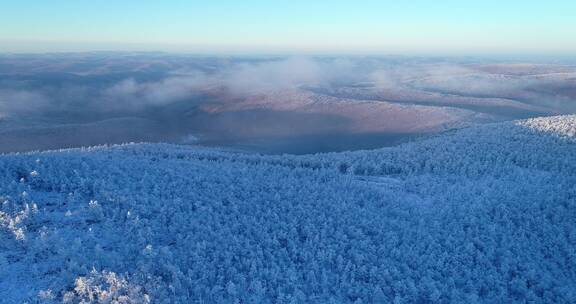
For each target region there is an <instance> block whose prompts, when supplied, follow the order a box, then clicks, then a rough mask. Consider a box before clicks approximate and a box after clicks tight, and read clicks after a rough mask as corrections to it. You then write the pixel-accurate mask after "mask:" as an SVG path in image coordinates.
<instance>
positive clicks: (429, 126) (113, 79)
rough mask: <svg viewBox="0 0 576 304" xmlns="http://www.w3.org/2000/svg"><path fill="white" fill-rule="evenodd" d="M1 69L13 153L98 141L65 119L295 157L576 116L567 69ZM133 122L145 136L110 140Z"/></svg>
mask: <svg viewBox="0 0 576 304" xmlns="http://www.w3.org/2000/svg"><path fill="white" fill-rule="evenodd" d="M0 75H1V77H0V138H3V139H4V140H11V141H16V142H17V141H20V142H19V144H17V145H15V146H17V147H19V148H18V149H16V150H29V149H43V148H59V146H50V147H47V146H44V145H37V146H34V144H28V143H34V142H39V141H37V140H36V139H37V138H38V137H40V136H41V135H40V133H45V134H44V136H46V134H48V135H47V136H48V137H50V136H55V137H58V136H60V135H61V136H60V137H61V138H63V139H62V140H60V142H61V143H62V144H63V145H64V146H70V147H73V146H79V145H84V144H89V143H92V144H101V143H104V142H99V141H95V142H90V141H78V140H77V137H83V135H82V134H78V136H72V137H70V135H66V134H69V132H64V133H62V132H63V131H64V130H66V126H69V127H72V128H78V127H79V126H82V128H81V129H86V130H87V132H104V133H107V134H110V135H111V136H110V138H111V140H112V142H111V143H117V142H124V141H142V140H145V141H168V142H179V141H180V140H181V139H182V138H189V137H188V136H193V137H194V138H198V139H199V141H200V142H205V143H212V144H219V145H232V146H249V147H254V148H256V149H257V150H258V149H260V150H262V146H270V147H272V146H274V145H276V144H278V142H272V141H271V140H272V139H273V140H274V141H278V140H280V141H282V142H283V144H282V145H280V146H288V147H289V146H293V147H296V149H295V150H294V151H293V152H298V151H297V150H298V148H297V147H298V146H299V145H303V144H305V143H299V142H297V141H296V142H293V141H294V139H295V138H299V137H300V138H303V137H305V136H312V137H311V138H314V137H315V138H317V139H320V140H322V139H324V140H325V141H326V142H328V141H331V140H335V139H336V137H334V136H335V134H342V135H343V136H342V138H343V141H346V140H345V138H346V137H347V136H351V137H350V138H351V139H352V138H353V137H354V136H356V135H357V136H368V137H373V136H375V137H374V138H373V139H374V140H373V141H372V140H363V141H364V142H373V144H370V145H368V146H358V147H354V146H353V145H352V146H350V145H344V146H343V147H341V148H336V147H332V148H331V147H327V148H326V149H327V150H331V149H335V150H339V149H354V148H370V147H377V146H378V144H377V141H379V140H380V141H381V142H382V143H381V145H388V144H394V143H396V142H397V141H395V140H393V141H390V142H388V141H387V140H381V139H382V138H380V139H378V138H379V136H380V137H381V136H382V135H392V137H395V138H401V137H403V135H399V137H396V135H398V134H404V135H405V136H406V138H408V137H411V136H419V135H422V134H430V133H435V132H442V131H443V130H447V129H450V128H457V127H461V126H466V125H470V124H476V123H483V122H493V121H503V120H509V119H515V118H526V117H535V116H542V115H555V114H566V113H573V112H575V111H576V102H575V100H576V68H575V66H573V65H570V64H559V63H554V64H544V63H530V62H520V63H519V62H506V61H497V60H478V59H466V58H464V59H463V58H456V59H450V58H410V57H287V58H286V57H198V56H186V55H170V54H162V53H146V54H140V53H136V54H131V53H77V54H73V53H71V54H43V55H41V54H40V55H2V56H0ZM106 121H109V122H110V121H113V122H114V123H111V124H110V126H109V127H106V123H105V122H106ZM136 121H137V122H138V125H140V126H142V125H145V126H146V127H145V128H143V129H142V130H143V132H142V133H139V132H131V133H130V134H131V135H130V136H128V137H126V134H124V133H122V132H120V131H119V132H118V134H116V135H117V136H116V135H114V130H112V128H122V127H124V128H134V127H135V126H131V125H126V126H123V125H122V123H123V122H125V123H128V124H131V123H134V122H136ZM96 126H97V127H96ZM93 128H96V129H93ZM102 128H105V130H103V129H102ZM40 130H42V131H40ZM47 130H49V131H47ZM144 130H145V131H144ZM120 133H122V134H120ZM312 141H314V140H313V139H312ZM352 141H353V140H352ZM306 144H309V143H306ZM283 149H284V148H280V149H279V150H278V152H282V151H281V150H283ZM272 150H276V149H274V148H272ZM262 151H264V150H262ZM287 151H288V152H290V149H288V150H287ZM308 151H312V152H313V151H314V148H311V149H308V150H306V151H303V152H308ZM3 152H7V150H3Z"/></svg>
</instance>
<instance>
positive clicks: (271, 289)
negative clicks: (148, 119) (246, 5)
mask: <svg viewBox="0 0 576 304" xmlns="http://www.w3.org/2000/svg"><path fill="white" fill-rule="evenodd" d="M111 299H115V300H117V301H118V303H146V302H150V303H476V302H482V303H512V302H520V303H524V302H531V303H574V302H576V116H556V117H550V118H536V119H530V120H524V121H513V122H505V123H498V124H486V125H481V126H477V127H473V128H468V129H463V130H459V131H454V132H452V133H449V134H444V135H440V136H437V137H433V138H429V139H426V140H423V141H418V142H413V143H409V144H405V145H402V146H399V147H395V148H385V149H380V150H373V151H357V152H347V153H330V154H317V155H303V156H291V155H284V156H278V155H277V156H273V155H270V156H262V155H257V154H250V153H242V152H230V151H223V150H218V149H208V148H199V147H190V146H177V145H167V144H130V145H120V146H112V147H96V148H89V149H74V150H64V151H54V152H42V153H29V154H11V155H3V156H0V302H3V303H20V302H24V301H27V302H28V303H36V302H38V303H52V302H55V303H56V302H58V303H59V302H69V303H77V302H80V301H85V302H98V301H102V302H104V303H109V302H106V301H109V300H111Z"/></svg>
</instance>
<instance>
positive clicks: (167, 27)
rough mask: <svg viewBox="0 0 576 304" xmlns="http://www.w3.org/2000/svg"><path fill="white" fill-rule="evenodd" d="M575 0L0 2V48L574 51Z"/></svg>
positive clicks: (422, 51)
mask: <svg viewBox="0 0 576 304" xmlns="http://www.w3.org/2000/svg"><path fill="white" fill-rule="evenodd" d="M575 13H576V1H573V0H572V1H570V0H562V1H516V0H511V1H494V0H485V1H475V3H473V4H470V3H469V1H424V0H416V1H403V2H402V3H401V1H386V0H380V1H377V0H365V1H348V0H346V1H340V0H331V1H324V0H318V1H303V0H292V1H264V0H244V1H236V0H227V1H225V0H216V1H183V0H170V1H160V0H121V1H119V0H97V1H93V0H74V1H72V0H50V1H46V0H18V1H14V0H0V52H46V51H99V50H115V51H124V50H128V51H133V50H138V51H140V50H141V51H182V52H198V53H291V52H293V53H351V54H354V53H383V54H402V53H410V54H412V53H417V54H426V53H446V54H454V53H456V54H457V53H465V54H466V53H470V54H483V53H494V54H510V53H519V54H520V53H521V54H563V55H571V54H576V18H574V14H575Z"/></svg>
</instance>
